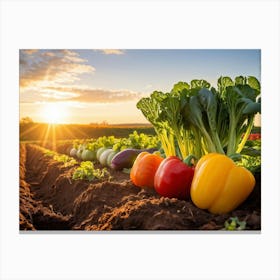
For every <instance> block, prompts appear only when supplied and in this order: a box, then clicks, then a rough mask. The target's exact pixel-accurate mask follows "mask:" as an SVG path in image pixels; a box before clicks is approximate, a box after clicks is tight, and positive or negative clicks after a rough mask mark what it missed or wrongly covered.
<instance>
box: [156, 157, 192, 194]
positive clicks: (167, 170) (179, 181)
mask: <svg viewBox="0 0 280 280" xmlns="http://www.w3.org/2000/svg"><path fill="white" fill-rule="evenodd" d="M192 158H193V156H191V157H188V158H187V159H186V160H185V161H182V160H180V159H179V158H178V157H175V156H170V157H168V158H166V159H164V160H163V161H162V162H161V164H160V165H159V167H158V169H157V172H156V174H155V179H154V188H155V190H156V191H157V193H159V194H160V195H162V196H165V197H169V198H178V199H186V198H188V197H189V195H190V188H191V183H192V179H193V175H194V166H190V163H191V159H192Z"/></svg>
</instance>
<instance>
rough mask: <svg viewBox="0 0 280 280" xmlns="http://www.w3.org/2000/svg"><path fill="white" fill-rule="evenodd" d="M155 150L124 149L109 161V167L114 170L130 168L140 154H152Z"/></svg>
mask: <svg viewBox="0 0 280 280" xmlns="http://www.w3.org/2000/svg"><path fill="white" fill-rule="evenodd" d="M155 151H157V149H156V148H151V149H141V150H140V149H125V150H123V151H120V152H118V153H117V154H116V155H115V156H114V157H113V159H112V161H111V167H112V169H114V170H122V169H123V168H131V167H132V165H133V163H134V161H135V159H136V157H137V156H138V155H139V154H140V153H142V152H148V153H153V152H155Z"/></svg>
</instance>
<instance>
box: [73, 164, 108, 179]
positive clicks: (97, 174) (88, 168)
mask: <svg viewBox="0 0 280 280" xmlns="http://www.w3.org/2000/svg"><path fill="white" fill-rule="evenodd" d="M104 177H109V179H110V173H109V172H108V171H107V169H106V168H103V169H98V168H94V165H93V163H92V162H91V161H82V162H81V164H80V166H79V167H78V168H76V169H75V171H74V173H73V176H72V179H73V180H87V181H93V180H96V179H102V178H104Z"/></svg>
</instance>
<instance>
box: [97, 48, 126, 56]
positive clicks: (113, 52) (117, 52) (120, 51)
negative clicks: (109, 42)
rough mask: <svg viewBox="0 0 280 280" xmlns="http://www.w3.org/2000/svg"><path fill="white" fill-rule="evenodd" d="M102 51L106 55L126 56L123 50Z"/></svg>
mask: <svg viewBox="0 0 280 280" xmlns="http://www.w3.org/2000/svg"><path fill="white" fill-rule="evenodd" d="M101 51H102V53H104V54H117V55H120V54H124V51H123V50H116V49H104V50H101Z"/></svg>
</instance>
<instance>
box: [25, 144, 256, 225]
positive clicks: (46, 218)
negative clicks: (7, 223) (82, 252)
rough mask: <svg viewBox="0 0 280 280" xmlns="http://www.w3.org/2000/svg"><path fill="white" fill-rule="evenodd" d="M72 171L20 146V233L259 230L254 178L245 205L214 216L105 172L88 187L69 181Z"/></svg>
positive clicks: (31, 146)
mask: <svg viewBox="0 0 280 280" xmlns="http://www.w3.org/2000/svg"><path fill="white" fill-rule="evenodd" d="M63 149H64V151H65V150H67V148H66V147H65V146H64V147H62V148H61V152H63ZM97 167H100V166H99V165H98V166H97ZM74 169H75V167H64V164H63V163H61V162H57V161H55V160H54V159H52V158H50V157H46V156H45V154H44V151H43V149H42V148H41V147H40V146H38V145H34V144H21V145H20V229H21V230H223V229H224V227H225V226H224V224H225V221H227V220H228V219H229V218H230V217H238V218H239V220H240V221H246V229H247V230H259V229H260V225H261V210H260V209H261V200H260V198H261V196H260V195H261V184H260V182H261V175H260V173H256V174H255V177H256V182H257V183H256V186H255V188H254V191H253V192H252V193H251V195H250V196H249V198H248V199H247V200H246V202H244V203H243V204H242V205H241V206H240V207H238V208H237V209H236V210H234V211H232V212H230V213H227V214H223V215H214V214H211V213H209V212H207V211H205V210H201V209H199V208H197V207H196V206H194V205H193V203H192V202H191V200H190V199H188V200H179V199H176V198H171V199H170V198H166V197H161V196H160V195H159V194H157V193H156V192H155V190H154V189H152V188H149V187H146V188H139V187H136V186H135V185H133V184H132V182H131V181H130V178H129V175H128V174H126V173H123V172H119V171H114V170H110V175H111V176H112V178H111V180H107V179H100V180H97V181H96V182H91V183H89V182H87V181H74V180H73V179H72V175H73V171H74Z"/></svg>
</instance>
